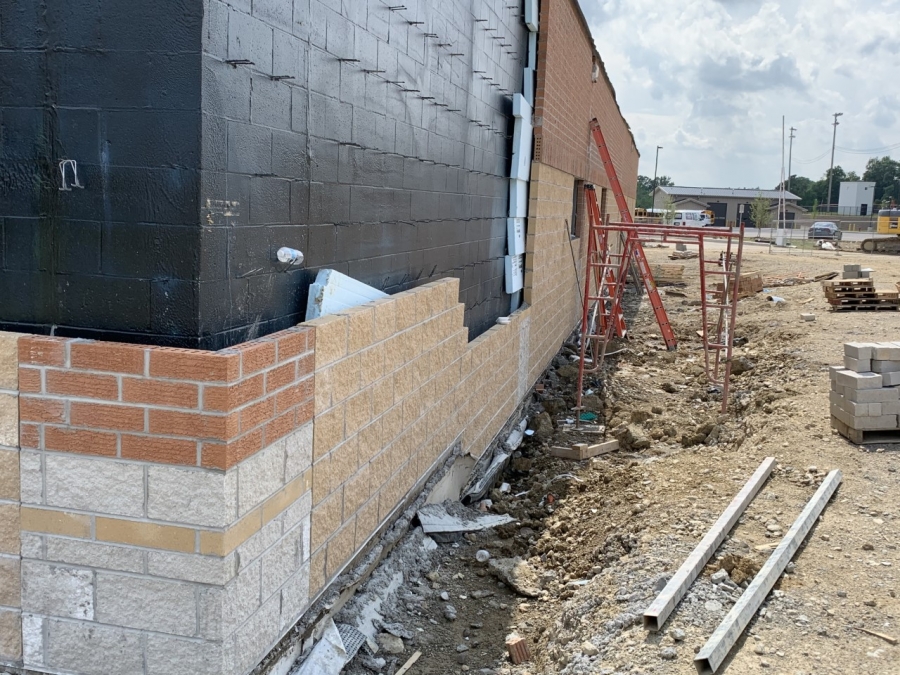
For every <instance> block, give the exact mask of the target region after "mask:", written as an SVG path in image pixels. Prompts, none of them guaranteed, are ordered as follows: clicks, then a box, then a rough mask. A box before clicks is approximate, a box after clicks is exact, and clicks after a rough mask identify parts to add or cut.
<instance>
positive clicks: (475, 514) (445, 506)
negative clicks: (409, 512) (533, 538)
mask: <svg viewBox="0 0 900 675" xmlns="http://www.w3.org/2000/svg"><path fill="white" fill-rule="evenodd" d="M417 515H418V517H419V523H421V525H422V531H423V532H425V534H430V535H441V534H451V533H452V534H456V533H463V532H478V531H479V530H487V529H489V528H492V527H497V526H499V525H505V524H506V523H511V522H513V519H512V518H511V517H510V516H507V515H494V514H485V513H482V512H480V511H476V510H474V509H470V508H468V507H465V506H463V505H462V504H460V503H459V502H453V501H450V500H447V501H445V502H443V503H441V504H426V505H425V506H423V507H422V508H420V509H419V511H418V513H417Z"/></svg>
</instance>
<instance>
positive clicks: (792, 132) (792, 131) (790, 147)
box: [788, 127, 797, 192]
mask: <svg viewBox="0 0 900 675" xmlns="http://www.w3.org/2000/svg"><path fill="white" fill-rule="evenodd" d="M795 131H797V130H796V129H795V128H794V127H791V142H790V145H789V146H788V147H789V150H788V192H790V191H791V156H792V155H793V154H794V132H795Z"/></svg>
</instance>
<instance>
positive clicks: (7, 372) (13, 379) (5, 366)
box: [0, 331, 19, 391]
mask: <svg viewBox="0 0 900 675" xmlns="http://www.w3.org/2000/svg"><path fill="white" fill-rule="evenodd" d="M18 342H19V333H7V332H4V331H0V389H7V390H10V391H16V390H17V389H18V388H19V350H18Z"/></svg>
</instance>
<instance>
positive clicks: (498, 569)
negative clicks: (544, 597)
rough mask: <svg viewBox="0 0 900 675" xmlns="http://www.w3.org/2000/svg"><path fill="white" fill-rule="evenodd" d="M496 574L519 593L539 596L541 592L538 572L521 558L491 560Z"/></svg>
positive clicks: (531, 596) (533, 596) (527, 596)
mask: <svg viewBox="0 0 900 675" xmlns="http://www.w3.org/2000/svg"><path fill="white" fill-rule="evenodd" d="M490 568H491V571H492V572H493V573H494V575H495V576H496V577H497V578H499V579H500V580H501V581H503V582H505V583H506V584H507V585H509V586H510V588H512V589H513V590H514V591H516V593H518V594H519V595H524V596H525V597H526V598H537V597H539V596H540V594H541V589H540V585H539V583H538V575H537V572H535V571H534V568H533V567H532V566H531V565H529V564H528V563H527V562H526V561H525V560H522V559H521V558H497V559H495V560H491V561H490Z"/></svg>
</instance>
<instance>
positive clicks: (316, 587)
mask: <svg viewBox="0 0 900 675" xmlns="http://www.w3.org/2000/svg"><path fill="white" fill-rule="evenodd" d="M324 586H325V549H324V548H323V549H321V550H320V551H317V552H316V553H314V554H313V555H312V557H311V558H310V561H309V595H310V597H313V596H314V595H316V593H318V592H319V591H320V590H322V588H323V587H324Z"/></svg>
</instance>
